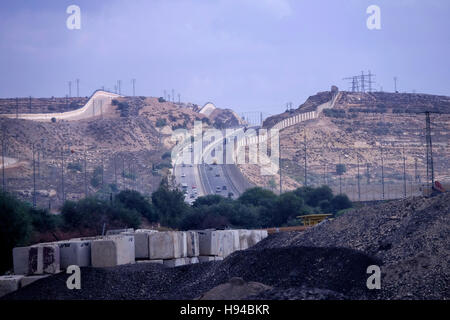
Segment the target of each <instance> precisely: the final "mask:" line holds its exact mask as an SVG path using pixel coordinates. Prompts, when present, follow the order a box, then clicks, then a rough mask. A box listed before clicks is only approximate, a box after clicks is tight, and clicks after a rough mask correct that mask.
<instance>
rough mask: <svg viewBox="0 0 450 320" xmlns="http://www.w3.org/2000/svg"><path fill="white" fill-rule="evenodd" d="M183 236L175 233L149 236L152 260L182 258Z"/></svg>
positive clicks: (168, 232)
mask: <svg viewBox="0 0 450 320" xmlns="http://www.w3.org/2000/svg"><path fill="white" fill-rule="evenodd" d="M182 245H183V241H182V236H181V235H179V234H178V233H177V232H174V231H164V232H154V233H150V234H149V235H148V247H149V258H150V260H154V259H156V260H159V259H163V260H167V259H176V258H181V255H182V251H183V250H184V248H183V247H182Z"/></svg>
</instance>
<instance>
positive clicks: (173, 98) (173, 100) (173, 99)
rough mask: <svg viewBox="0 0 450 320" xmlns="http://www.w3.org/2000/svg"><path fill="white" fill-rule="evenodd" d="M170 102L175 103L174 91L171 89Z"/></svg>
mask: <svg viewBox="0 0 450 320" xmlns="http://www.w3.org/2000/svg"><path fill="white" fill-rule="evenodd" d="M172 102H173V103H175V91H174V90H173V89H172Z"/></svg>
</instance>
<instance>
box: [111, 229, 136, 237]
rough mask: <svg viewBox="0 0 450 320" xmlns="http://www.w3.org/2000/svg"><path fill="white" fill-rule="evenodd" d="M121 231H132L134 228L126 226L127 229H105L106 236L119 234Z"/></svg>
mask: <svg viewBox="0 0 450 320" xmlns="http://www.w3.org/2000/svg"><path fill="white" fill-rule="evenodd" d="M123 232H134V229H133V228H128V229H114V230H108V231H106V235H107V236H113V235H117V234H121V233H123Z"/></svg>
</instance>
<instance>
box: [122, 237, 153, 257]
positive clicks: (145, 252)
mask: <svg viewBox="0 0 450 320" xmlns="http://www.w3.org/2000/svg"><path fill="white" fill-rule="evenodd" d="M122 235H126V236H132V237H134V246H135V251H134V254H135V258H136V259H148V258H149V248H148V235H149V233H147V232H134V233H128V232H124V233H122Z"/></svg>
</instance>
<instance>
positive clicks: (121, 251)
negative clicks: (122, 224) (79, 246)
mask: <svg viewBox="0 0 450 320" xmlns="http://www.w3.org/2000/svg"><path fill="white" fill-rule="evenodd" d="M91 262H92V266H93V267H113V266H117V265H122V264H129V263H134V262H135V245H134V237H133V236H127V235H115V236H109V237H105V238H104V239H99V240H94V241H92V243H91Z"/></svg>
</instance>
